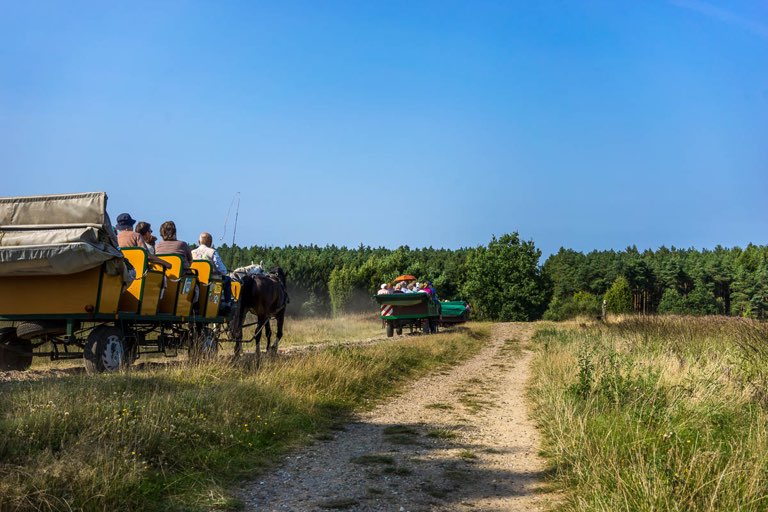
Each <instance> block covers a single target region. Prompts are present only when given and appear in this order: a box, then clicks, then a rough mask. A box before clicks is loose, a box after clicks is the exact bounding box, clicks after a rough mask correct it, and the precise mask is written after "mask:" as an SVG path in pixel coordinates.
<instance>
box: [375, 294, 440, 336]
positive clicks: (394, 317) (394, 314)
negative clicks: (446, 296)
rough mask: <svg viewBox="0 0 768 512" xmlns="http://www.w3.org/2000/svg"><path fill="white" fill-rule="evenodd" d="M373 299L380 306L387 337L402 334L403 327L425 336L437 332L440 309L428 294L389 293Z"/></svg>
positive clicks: (437, 303) (438, 304)
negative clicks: (419, 331) (417, 331)
mask: <svg viewBox="0 0 768 512" xmlns="http://www.w3.org/2000/svg"><path fill="white" fill-rule="evenodd" d="M374 299H375V300H376V302H377V303H378V304H379V305H380V306H381V319H382V320H383V321H384V323H385V324H386V327H387V337H392V336H393V335H394V334H395V332H397V334H402V333H403V327H409V328H410V329H411V332H413V331H415V330H418V329H420V330H421V331H422V332H423V333H425V334H429V333H435V332H437V326H438V323H439V322H440V310H441V307H440V303H439V302H437V301H436V300H434V299H433V298H432V296H431V295H429V294H428V293H426V292H418V293H391V294H382V295H375V296H374Z"/></svg>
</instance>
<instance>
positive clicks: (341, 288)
mask: <svg viewBox="0 0 768 512" xmlns="http://www.w3.org/2000/svg"><path fill="white" fill-rule="evenodd" d="M354 277H355V276H354V271H353V270H352V269H350V268H349V267H346V266H344V267H342V268H340V269H339V268H334V269H333V270H332V271H331V276H330V278H329V279H328V293H329V295H330V298H331V311H332V312H333V314H334V315H335V316H337V315H341V314H343V313H344V312H345V311H346V310H347V306H348V305H349V303H350V301H351V299H352V291H353V289H354Z"/></svg>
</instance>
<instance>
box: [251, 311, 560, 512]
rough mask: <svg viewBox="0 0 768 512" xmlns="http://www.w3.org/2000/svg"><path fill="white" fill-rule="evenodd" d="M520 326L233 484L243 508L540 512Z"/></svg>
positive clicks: (527, 330) (525, 332) (544, 498)
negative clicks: (255, 477)
mask: <svg viewBox="0 0 768 512" xmlns="http://www.w3.org/2000/svg"><path fill="white" fill-rule="evenodd" d="M532 330H533V327H532V326H531V325H530V324H497V325H495V326H494V328H493V336H492V342H491V343H490V344H489V345H488V346H487V347H486V348H484V349H483V350H482V351H481V353H480V354H479V355H477V356H476V357H474V358H472V359H471V360H469V361H467V362H465V363H464V364H462V365H460V366H457V367H455V368H452V369H450V370H448V371H445V372H442V373H440V374H438V375H435V376H432V377H429V378H425V379H421V380H419V381H418V382H416V383H414V384H413V385H412V386H410V387H409V388H408V389H406V390H405V391H404V392H403V393H402V394H401V395H400V396H399V397H397V398H395V399H394V400H392V401H390V402H387V403H385V404H383V405H381V406H379V407H378V408H376V409H375V410H373V411H372V412H370V413H366V414H364V415H361V416H360V417H359V418H358V419H357V421H355V422H353V423H350V424H347V425H346V426H345V427H344V428H343V429H342V430H339V431H338V432H335V433H334V434H333V435H332V436H328V439H326V440H323V441H318V442H316V443H314V444H313V445H312V446H310V447H308V448H305V449H303V450H301V451H299V452H296V453H294V454H292V455H291V456H289V457H287V458H286V460H285V461H284V462H283V464H282V465H281V466H279V467H278V468H276V469H274V470H273V471H272V472H271V473H270V474H269V475H266V476H265V477H263V478H262V479H261V480H259V481H256V482H251V483H249V484H248V485H247V486H246V487H245V488H243V490H242V493H241V498H242V500H243V502H244V504H245V510H257V511H266V510H279V511H284V510H291V511H320V510H360V511H390V510H392V511H412V512H416V511H427V510H430V511H435V510H440V511H451V510H483V511H494V510H498V511H502V510H503V511H514V510H546V509H548V508H549V506H550V505H551V504H552V503H554V501H555V500H556V497H555V496H554V495H552V494H547V493H546V492H545V486H544V474H543V471H544V467H545V466H544V461H543V460H542V459H541V458H540V457H539V456H538V454H537V452H538V446H539V437H538V432H537V431H536V428H535V427H534V425H533V423H532V422H531V420H530V419H529V418H528V414H527V409H526V405H525V402H524V399H523V397H524V393H525V384H526V381H527V379H528V374H529V370H528V367H529V364H530V360H531V357H532V353H531V352H530V351H528V350H526V348H525V345H526V342H527V340H528V339H529V338H530V335H531V333H532Z"/></svg>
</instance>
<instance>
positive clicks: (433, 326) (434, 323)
mask: <svg viewBox="0 0 768 512" xmlns="http://www.w3.org/2000/svg"><path fill="white" fill-rule="evenodd" d="M429 332H430V333H432V334H437V320H436V319H434V318H430V319H429Z"/></svg>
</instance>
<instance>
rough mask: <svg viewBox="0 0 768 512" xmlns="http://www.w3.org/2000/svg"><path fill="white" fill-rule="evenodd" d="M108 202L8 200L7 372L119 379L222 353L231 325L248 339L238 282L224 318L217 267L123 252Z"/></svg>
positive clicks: (94, 196) (4, 275)
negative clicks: (147, 363) (69, 362)
mask: <svg viewBox="0 0 768 512" xmlns="http://www.w3.org/2000/svg"><path fill="white" fill-rule="evenodd" d="M106 202H107V196H106V194H105V193H103V192H94V193H85V194H68V195H53V196H33V197H14V198H0V322H2V324H0V325H4V326H3V327H0V369H4V370H23V369H26V368H28V367H29V366H30V365H31V363H32V358H33V356H46V357H50V358H51V359H71V358H79V357H82V358H83V359H84V363H85V367H86V369H87V370H89V371H114V370H117V369H120V368H122V367H125V366H127V365H129V364H131V363H132V362H133V361H134V360H136V359H137V358H139V357H140V354H142V353H151V352H157V353H164V354H166V355H169V354H175V353H177V352H178V351H179V350H180V349H182V350H183V349H186V350H189V351H190V353H191V354H192V355H200V356H210V355H213V354H215V353H216V351H217V348H218V342H219V336H220V334H221V333H222V332H223V331H224V330H225V329H224V327H225V326H227V323H228V322H231V321H232V322H234V325H235V326H236V327H237V329H235V330H234V331H235V332H236V334H237V335H240V334H241V333H242V324H243V318H244V316H245V311H246V310H248V309H251V304H244V303H243V301H241V300H240V284H239V283H233V285H234V286H233V290H232V291H233V299H234V300H235V301H237V302H236V305H235V307H233V308H232V313H230V314H229V315H226V316H225V315H223V314H222V313H220V311H219V304H220V300H221V296H222V281H221V278H220V277H218V276H216V274H215V272H214V269H213V266H212V264H211V262H210V261H207V260H195V261H193V262H192V264H191V268H189V269H185V268H184V267H183V265H182V258H181V256H179V255H177V254H158V257H159V258H161V259H162V260H164V261H166V262H167V263H169V264H170V268H168V269H164V268H163V267H162V266H160V265H158V264H156V263H152V262H151V261H149V258H148V254H147V251H146V250H145V249H143V248H141V247H131V248H123V249H122V250H121V249H120V248H119V247H118V246H117V240H116V238H115V235H114V232H113V230H112V226H111V224H110V220H109V216H108V215H107V211H106ZM253 281H254V279H253V278H247V279H246V281H245V284H246V285H248V286H250V287H252V283H253ZM284 286H285V283H284V282H283V283H282V288H283V290H284ZM196 290H198V293H197V296H198V298H197V300H195V294H196V293H195V291H196ZM246 302H247V301H246ZM241 311H242V314H241V313H240V312H241ZM281 334H282V322H279V328H278V336H279V335H281ZM234 341H240V339H239V338H237V339H235V340H234ZM44 347H49V348H46V349H45V350H43V348H44ZM238 347H239V343H238Z"/></svg>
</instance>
